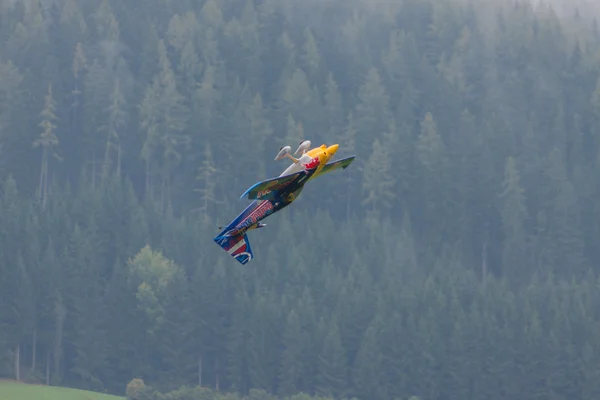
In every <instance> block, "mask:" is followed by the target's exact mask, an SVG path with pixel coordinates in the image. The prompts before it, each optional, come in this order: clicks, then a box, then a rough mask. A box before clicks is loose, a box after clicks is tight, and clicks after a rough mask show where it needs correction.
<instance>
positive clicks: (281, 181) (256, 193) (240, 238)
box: [213, 140, 355, 264]
mask: <svg viewBox="0 0 600 400" xmlns="http://www.w3.org/2000/svg"><path fill="white" fill-rule="evenodd" d="M338 147H339V145H337V144H333V145H331V146H326V145H324V144H323V145H321V146H319V147H315V148H313V149H310V141H309V140H305V141H303V142H302V143H300V146H299V147H298V149H297V150H296V153H295V154H296V155H300V157H299V158H294V157H293V156H291V155H290V151H291V147H290V146H285V147H282V148H281V149H279V154H277V157H275V160H276V161H277V160H282V159H284V158H289V159H290V160H292V164H291V165H290V166H289V167H287V168H286V169H285V171H283V172H282V173H281V175H279V176H278V177H276V178H272V179H267V180H266V181H262V182H258V183H257V184H255V185H254V186H252V187H250V188H249V189H248V190H246V191H245V192H244V194H243V195H242V196H241V197H242V198H243V197H246V196H247V197H248V199H250V200H253V201H252V203H250V205H249V206H248V207H247V208H246V209H245V210H244V211H242V213H241V214H240V215H238V216H237V218H235V219H234V220H233V221H232V222H231V223H230V224H229V225H228V226H226V227H225V228H224V229H223V230H222V231H221V233H219V234H218V235H217V236H216V237H215V238H214V239H213V240H214V241H215V242H216V243H217V244H218V245H219V246H221V247H222V248H223V249H224V250H225V251H227V253H229V254H230V255H231V256H233V257H234V258H235V259H236V260H237V261H239V262H240V263H241V264H246V263H247V262H248V261H250V260H251V259H252V258H253V254H252V249H251V248H250V242H249V241H248V237H247V235H246V232H247V231H249V230H251V229H256V228H262V227H264V226H266V225H265V224H263V223H261V222H260V221H262V220H263V219H265V218H267V217H268V216H269V215H271V214H273V213H275V212H277V211H279V210H281V209H283V208H285V207H287V206H289V205H290V204H291V203H292V202H293V201H294V200H296V199H297V198H298V195H299V194H300V192H301V191H302V189H303V188H304V185H305V184H306V182H308V181H310V180H311V179H314V178H316V177H317V176H320V175H322V174H325V173H327V172H331V171H333V170H336V169H339V168H342V169H345V168H346V167H348V165H350V164H351V163H352V161H354V157H355V156H351V157H346V158H343V159H341V160H338V161H334V162H330V163H329V164H328V161H329V160H330V159H331V158H332V157H333V156H334V154H335V153H336V152H337V150H338ZM309 149H310V150H309ZM219 229H221V228H219Z"/></svg>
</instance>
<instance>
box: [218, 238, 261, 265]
mask: <svg viewBox="0 0 600 400" xmlns="http://www.w3.org/2000/svg"><path fill="white" fill-rule="evenodd" d="M213 240H214V241H215V243H216V244H218V245H219V246H221V248H222V249H223V250H225V251H226V252H227V253H229V255H231V256H232V257H233V258H235V259H236V260H237V261H238V262H239V263H240V264H246V263H247V262H248V261H250V260H251V259H252V258H253V257H254V255H253V254H252V248H251V247H250V242H249V241H248V236H247V235H246V234H245V233H244V234H243V235H239V234H238V235H233V236H228V235H226V234H219V235H218V236H217V237H215V238H214V239H213Z"/></svg>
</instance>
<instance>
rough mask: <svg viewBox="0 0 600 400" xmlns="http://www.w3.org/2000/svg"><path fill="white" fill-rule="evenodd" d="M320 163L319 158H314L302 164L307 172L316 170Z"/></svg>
mask: <svg viewBox="0 0 600 400" xmlns="http://www.w3.org/2000/svg"><path fill="white" fill-rule="evenodd" d="M320 162H321V160H319V157H314V158H313V159H311V160H310V161H309V162H307V163H306V164H304V168H305V169H307V170H309V169H313V168H317V167H318V166H319V163H320Z"/></svg>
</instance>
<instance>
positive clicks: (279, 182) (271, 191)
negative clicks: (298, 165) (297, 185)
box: [240, 171, 308, 200]
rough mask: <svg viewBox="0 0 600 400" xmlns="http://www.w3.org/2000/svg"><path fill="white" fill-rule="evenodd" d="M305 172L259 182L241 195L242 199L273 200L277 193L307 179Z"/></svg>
mask: <svg viewBox="0 0 600 400" xmlns="http://www.w3.org/2000/svg"><path fill="white" fill-rule="evenodd" d="M307 176H308V175H307V173H306V172H305V171H299V172H295V173H293V174H289V175H284V176H278V177H276V178H271V179H267V180H266V181H262V182H258V183H256V184H255V185H253V186H251V187H250V188H249V189H248V190H246V191H245V192H244V194H243V195H241V197H240V198H241V199H242V198H244V197H246V196H248V199H250V200H255V199H256V200H273V199H274V198H275V197H276V195H277V193H278V192H279V191H280V190H282V189H284V188H285V187H287V186H289V185H290V184H292V183H294V182H298V181H301V180H302V179H303V178H304V179H306V177H307Z"/></svg>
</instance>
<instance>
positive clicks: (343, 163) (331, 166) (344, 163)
mask: <svg viewBox="0 0 600 400" xmlns="http://www.w3.org/2000/svg"><path fill="white" fill-rule="evenodd" d="M354 158H356V156H350V157H346V158H342V159H341V160H337V161H334V162H330V163H328V164H325V166H324V167H323V168H322V169H321V172H320V173H319V175H322V174H326V173H327V172H331V171H335V170H336V169H340V168H341V169H346V168H348V165H350V164H352V161H354Z"/></svg>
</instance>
